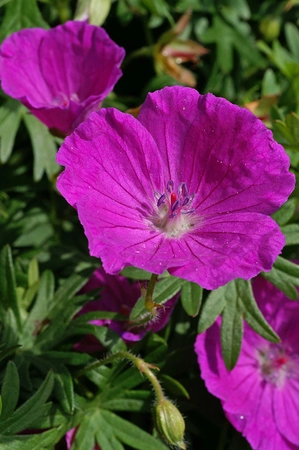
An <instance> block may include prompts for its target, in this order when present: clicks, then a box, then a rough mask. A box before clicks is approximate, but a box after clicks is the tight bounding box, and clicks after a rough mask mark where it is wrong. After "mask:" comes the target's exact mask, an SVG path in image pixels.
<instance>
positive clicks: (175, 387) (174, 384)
mask: <svg viewBox="0 0 299 450" xmlns="http://www.w3.org/2000/svg"><path fill="white" fill-rule="evenodd" d="M160 380H161V381H162V383H163V386H164V387H165V389H166V390H167V391H169V392H171V393H172V394H173V395H175V396H183V397H186V398H190V396H189V394H188V391H187V390H186V389H185V388H184V386H183V385H182V384H181V383H180V382H179V381H177V380H175V379H174V378H172V377H170V376H169V375H165V374H162V375H161V376H160Z"/></svg>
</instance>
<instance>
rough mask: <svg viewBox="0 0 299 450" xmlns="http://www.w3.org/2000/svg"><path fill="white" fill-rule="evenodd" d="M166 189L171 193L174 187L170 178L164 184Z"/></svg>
mask: <svg viewBox="0 0 299 450" xmlns="http://www.w3.org/2000/svg"><path fill="white" fill-rule="evenodd" d="M166 189H167V190H168V192H169V193H170V194H171V193H172V192H173V189H174V182H173V181H172V180H169V181H168V183H167V185H166Z"/></svg>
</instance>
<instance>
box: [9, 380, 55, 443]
mask: <svg viewBox="0 0 299 450" xmlns="http://www.w3.org/2000/svg"><path fill="white" fill-rule="evenodd" d="M53 383H54V376H53V373H52V372H50V373H49V374H48V376H47V378H46V379H45V381H44V382H43V383H42V385H41V386H40V387H39V389H38V390H37V392H36V393H35V394H34V395H33V396H32V397H30V398H29V400H27V401H26V402H25V403H24V404H23V405H22V406H20V407H19V408H18V409H17V410H16V411H15V412H14V413H13V414H12V416H10V417H9V418H8V419H6V420H4V421H2V420H1V417H0V434H4V435H12V434H15V433H18V432H19V431H22V430H25V429H26V428H28V427H29V426H31V425H33V424H34V422H35V421H36V420H37V419H38V418H39V417H41V416H42V415H43V414H45V413H46V412H47V411H48V410H49V408H50V406H51V405H50V404H49V403H48V404H45V402H46V400H47V399H48V397H49V395H50V394H51V391H52V389H53Z"/></svg>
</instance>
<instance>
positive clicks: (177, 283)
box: [153, 276, 185, 304]
mask: <svg viewBox="0 0 299 450" xmlns="http://www.w3.org/2000/svg"><path fill="white" fill-rule="evenodd" d="M183 283H185V281H184V280H181V278H177V277H172V276H170V277H168V278H164V279H163V280H160V281H158V283H157V284H156V286H155V290H154V295H153V301H154V302H156V303H159V304H163V303H165V302H166V301H167V300H169V299H171V298H172V297H173V296H174V295H175V294H177V293H178V292H179V290H180V289H181V286H182V284H183Z"/></svg>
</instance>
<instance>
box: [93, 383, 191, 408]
mask: <svg viewBox="0 0 299 450" xmlns="http://www.w3.org/2000/svg"><path fill="white" fill-rule="evenodd" d="M108 382H109V380H108ZM179 384H180V383H179ZM112 391H113V392H111V395H105V396H102V395H101V405H102V407H103V408H104V409H111V410H113V411H135V412H149V411H150V410H151V403H152V393H151V392H150V391H129V390H123V389H120V390H119V393H117V390H115V389H112ZM180 395H182V392H181V391H180Z"/></svg>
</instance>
